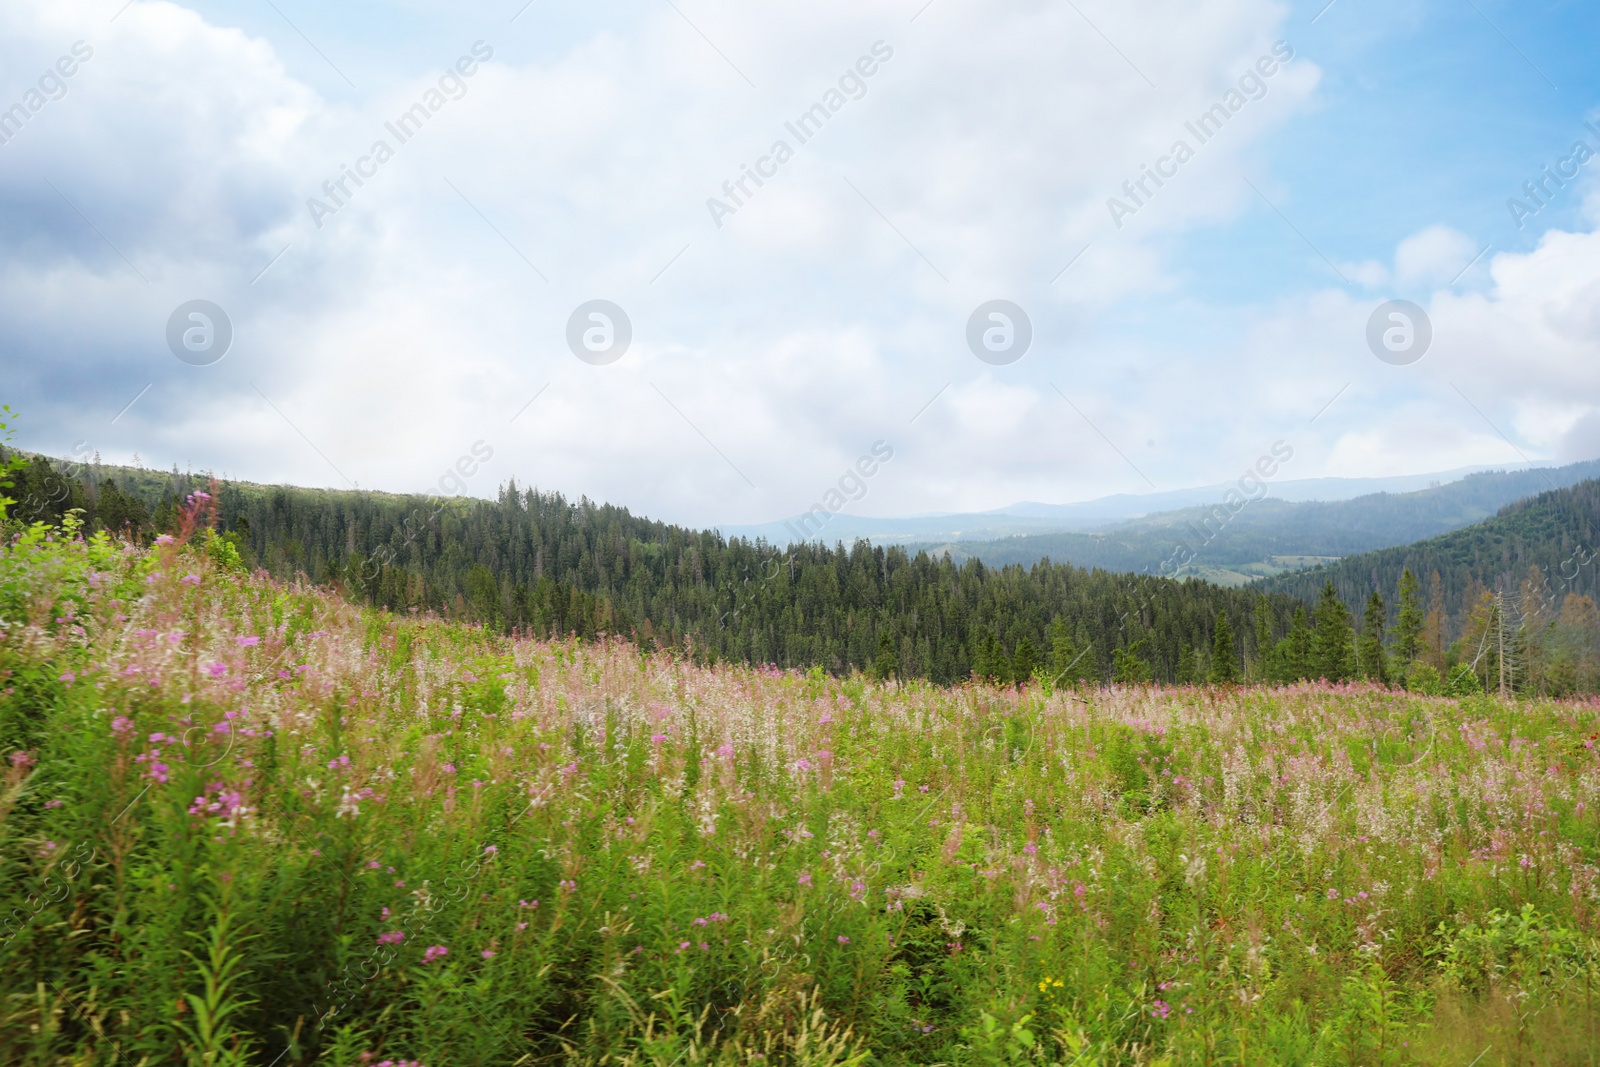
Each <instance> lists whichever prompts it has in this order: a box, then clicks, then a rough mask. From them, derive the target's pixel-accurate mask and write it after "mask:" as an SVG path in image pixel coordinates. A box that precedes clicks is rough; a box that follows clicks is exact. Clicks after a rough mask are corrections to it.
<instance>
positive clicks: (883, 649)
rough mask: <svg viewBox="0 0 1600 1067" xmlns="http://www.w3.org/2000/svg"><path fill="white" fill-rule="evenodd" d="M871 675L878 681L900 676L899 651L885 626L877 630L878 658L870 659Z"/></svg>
mask: <svg viewBox="0 0 1600 1067" xmlns="http://www.w3.org/2000/svg"><path fill="white" fill-rule="evenodd" d="M872 676H873V677H874V678H876V679H877V680H878V681H880V682H887V681H888V680H889V679H891V678H898V677H899V676H900V652H899V650H898V649H897V648H895V643H894V637H893V636H892V635H891V634H890V633H889V628H888V627H887V626H885V627H884V628H883V629H881V630H879V631H878V658H877V659H875V660H873V661H872Z"/></svg>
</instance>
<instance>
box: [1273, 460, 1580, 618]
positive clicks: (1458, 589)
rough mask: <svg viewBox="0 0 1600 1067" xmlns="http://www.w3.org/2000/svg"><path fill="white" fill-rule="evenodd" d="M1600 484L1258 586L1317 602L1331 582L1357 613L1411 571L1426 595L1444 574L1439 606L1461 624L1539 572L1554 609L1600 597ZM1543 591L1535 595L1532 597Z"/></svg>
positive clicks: (1519, 590)
mask: <svg viewBox="0 0 1600 1067" xmlns="http://www.w3.org/2000/svg"><path fill="white" fill-rule="evenodd" d="M1596 544H1600V480H1595V479H1591V480H1589V481H1585V482H1580V483H1578V484H1577V485H1574V486H1571V487H1569V488H1564V489H1556V490H1551V491H1547V492H1543V493H1540V494H1538V495H1537V496H1533V497H1529V498H1528V499H1526V500H1519V501H1517V502H1516V503H1514V504H1508V505H1506V506H1505V507H1504V508H1502V509H1500V512H1499V514H1497V515H1495V516H1494V518H1491V519H1487V520H1485V521H1483V522H1480V523H1476V524H1474V525H1472V526H1468V527H1466V528H1464V529H1461V530H1455V531H1453V532H1451V533H1447V534H1443V535H1441V536H1439V537H1434V538H1430V539H1428V540H1426V541H1418V542H1417V543H1415V544H1411V545H1404V546H1402V547H1398V548H1386V549H1382V550H1379V551H1376V552H1367V553H1363V554H1362V555H1359V556H1351V557H1349V558H1347V559H1343V560H1340V561H1339V562H1337V563H1333V564H1329V565H1327V566H1323V567H1317V568H1315V569H1313V570H1307V571H1299V572H1296V573H1294V574H1285V575H1280V576H1278V577H1276V578H1273V579H1270V580H1268V581H1266V582H1264V583H1262V585H1261V586H1260V587H1261V588H1264V589H1268V590H1272V591H1275V592H1281V593H1287V594H1289V595H1291V596H1300V597H1305V596H1312V595H1315V594H1316V592H1317V590H1319V589H1321V588H1322V585H1323V583H1324V582H1326V581H1328V580H1329V579H1332V581H1333V584H1334V588H1335V589H1336V590H1338V593H1339V595H1340V597H1341V598H1342V599H1343V600H1344V602H1345V603H1346V604H1347V605H1350V606H1353V607H1357V608H1359V605H1360V604H1362V603H1364V602H1365V601H1366V599H1367V597H1368V595H1369V594H1370V593H1371V592H1372V591H1373V590H1374V589H1377V590H1379V591H1380V592H1381V593H1382V594H1383V596H1384V597H1385V598H1388V597H1389V596H1390V591H1391V590H1393V589H1395V588H1396V587H1397V585H1398V583H1399V580H1400V574H1401V572H1402V571H1403V570H1404V569H1406V568H1410V570H1411V572H1412V573H1413V574H1415V575H1416V576H1417V577H1418V578H1419V579H1421V580H1422V582H1423V583H1424V589H1425V590H1426V589H1427V588H1428V583H1429V581H1430V577H1431V575H1433V574H1434V573H1437V574H1438V575H1439V579H1440V581H1439V589H1440V595H1441V597H1442V607H1443V608H1444V610H1445V612H1446V613H1447V614H1448V615H1449V616H1450V617H1451V618H1453V619H1457V620H1459V619H1461V618H1463V617H1464V616H1465V615H1466V613H1467V612H1468V611H1470V610H1471V609H1472V607H1473V605H1474V603H1475V602H1476V601H1477V599H1478V597H1479V596H1480V595H1481V593H1482V592H1483V591H1484V590H1485V589H1489V590H1499V591H1501V592H1504V593H1506V594H1509V595H1512V596H1516V597H1519V598H1520V597H1522V596H1523V595H1524V584H1525V583H1527V582H1528V581H1529V578H1530V571H1534V570H1536V571H1537V572H1538V576H1539V578H1540V583H1536V584H1542V585H1543V590H1542V595H1543V596H1544V597H1546V598H1547V599H1548V600H1549V601H1551V602H1556V601H1559V600H1560V599H1562V598H1563V597H1565V595H1566V594H1568V593H1579V594H1582V595H1585V596H1589V597H1595V596H1596V595H1597V594H1600V560H1596V559H1595V558H1594V553H1595V545H1596ZM1535 592H1539V590H1537V589H1536V588H1530V589H1529V593H1535Z"/></svg>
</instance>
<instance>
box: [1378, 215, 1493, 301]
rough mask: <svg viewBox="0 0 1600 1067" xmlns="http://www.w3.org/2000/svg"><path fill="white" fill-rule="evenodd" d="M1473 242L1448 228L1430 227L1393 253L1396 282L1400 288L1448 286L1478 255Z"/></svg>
mask: <svg viewBox="0 0 1600 1067" xmlns="http://www.w3.org/2000/svg"><path fill="white" fill-rule="evenodd" d="M1477 253H1478V249H1477V248H1476V247H1475V246H1474V245H1473V243H1472V238H1470V237H1468V236H1467V235H1466V234H1464V233H1462V232H1460V231H1459V230H1453V229H1451V228H1450V227H1448V226H1429V227H1428V228H1427V229H1425V230H1422V231H1420V232H1418V233H1414V234H1412V235H1411V236H1410V237H1407V238H1406V239H1405V240H1404V241H1401V242H1400V247H1399V248H1397V249H1395V254H1394V273H1395V280H1396V281H1398V282H1399V283H1400V284H1401V285H1402V286H1426V287H1434V286H1441V285H1447V284H1449V283H1450V282H1451V281H1452V280H1453V279H1454V278H1455V277H1456V275H1458V274H1460V273H1461V271H1462V269H1463V268H1465V267H1466V265H1467V264H1468V263H1471V262H1472V260H1473V258H1474V257H1475V256H1476V255H1477Z"/></svg>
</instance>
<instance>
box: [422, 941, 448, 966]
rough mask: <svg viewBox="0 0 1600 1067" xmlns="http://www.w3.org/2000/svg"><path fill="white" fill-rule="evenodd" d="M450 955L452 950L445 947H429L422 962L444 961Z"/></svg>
mask: <svg viewBox="0 0 1600 1067" xmlns="http://www.w3.org/2000/svg"><path fill="white" fill-rule="evenodd" d="M448 955H450V950H449V949H447V948H445V947H444V946H443V945H429V946H428V947H427V948H426V949H424V950H423V952H422V962H423V963H432V962H433V961H434V960H437V959H443V958H444V957H446V956H448Z"/></svg>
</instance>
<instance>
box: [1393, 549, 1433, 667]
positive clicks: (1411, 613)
mask: <svg viewBox="0 0 1600 1067" xmlns="http://www.w3.org/2000/svg"><path fill="white" fill-rule="evenodd" d="M1425 619H1426V615H1424V613H1423V611H1422V583H1420V582H1418V581H1417V576H1416V575H1414V574H1412V573H1411V568H1410V567H1407V568H1406V569H1405V570H1403V571H1402V572H1401V573H1400V614H1399V616H1398V617H1397V618H1396V619H1395V623H1394V655H1395V668H1396V670H1397V671H1398V672H1399V673H1401V674H1405V673H1408V672H1409V671H1410V670H1411V664H1412V663H1414V662H1416V659H1417V656H1418V655H1419V654H1420V653H1421V652H1422V625H1423V622H1424V620H1425Z"/></svg>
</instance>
